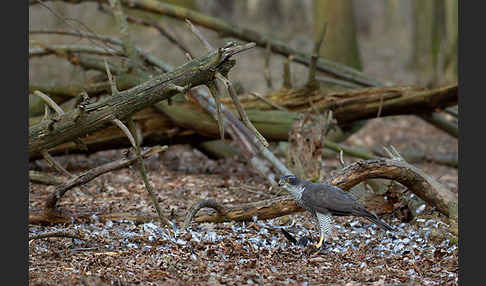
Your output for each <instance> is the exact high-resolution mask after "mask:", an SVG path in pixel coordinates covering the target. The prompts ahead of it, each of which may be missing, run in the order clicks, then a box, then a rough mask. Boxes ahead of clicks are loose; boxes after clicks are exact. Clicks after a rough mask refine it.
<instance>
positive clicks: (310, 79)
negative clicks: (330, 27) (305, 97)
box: [307, 22, 327, 85]
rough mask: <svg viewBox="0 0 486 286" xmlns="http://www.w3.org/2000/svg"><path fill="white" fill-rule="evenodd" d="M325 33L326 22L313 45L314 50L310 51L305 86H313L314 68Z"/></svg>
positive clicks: (314, 80) (314, 79) (314, 78)
mask: <svg viewBox="0 0 486 286" xmlns="http://www.w3.org/2000/svg"><path fill="white" fill-rule="evenodd" d="M326 31H327V22H324V26H323V27H322V30H321V32H320V33H319V38H318V39H317V40H316V42H315V43H314V50H313V51H312V57H311V62H310V65H309V75H308V78H307V85H314V84H315V82H316V68H317V60H318V59H319V50H320V49H321V46H322V43H323V41H324V36H325V35H326Z"/></svg>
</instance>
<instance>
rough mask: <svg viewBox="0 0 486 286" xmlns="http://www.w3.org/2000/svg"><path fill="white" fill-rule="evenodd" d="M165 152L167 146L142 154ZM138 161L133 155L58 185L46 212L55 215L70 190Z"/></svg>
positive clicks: (48, 200)
mask: <svg viewBox="0 0 486 286" xmlns="http://www.w3.org/2000/svg"><path fill="white" fill-rule="evenodd" d="M165 150H167V146H163V147H160V146H155V147H153V148H151V149H149V150H147V151H144V152H143V153H142V156H144V157H149V156H151V155H153V154H155V153H159V152H162V151H165ZM136 159H137V157H136V156H133V155H131V156H130V157H128V158H123V159H120V160H117V161H114V162H110V163H107V164H104V165H101V166H99V167H96V168H93V169H90V170H88V171H86V172H83V173H82V174H79V175H77V176H76V177H74V178H71V179H69V180H68V181H67V182H65V183H63V184H60V185H57V186H56V187H55V189H54V193H52V194H51V195H50V196H49V197H48V198H47V200H46V211H47V212H48V213H55V212H56V211H55V210H56V204H57V202H58V201H59V200H60V199H61V197H62V196H63V195H64V194H65V193H66V192H67V191H69V190H70V189H72V188H74V187H77V186H80V185H83V184H85V183H87V182H89V181H91V180H93V179H94V178H96V177H98V176H100V175H102V174H105V173H108V172H111V171H114V170H118V169H121V168H124V167H126V166H129V165H131V164H133V163H134V162H135V160H136Z"/></svg>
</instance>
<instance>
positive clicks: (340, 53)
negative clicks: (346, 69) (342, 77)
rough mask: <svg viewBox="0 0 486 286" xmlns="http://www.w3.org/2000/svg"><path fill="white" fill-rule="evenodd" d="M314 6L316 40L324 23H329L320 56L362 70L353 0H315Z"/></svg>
mask: <svg viewBox="0 0 486 286" xmlns="http://www.w3.org/2000/svg"><path fill="white" fill-rule="evenodd" d="M312 5H313V7H312V13H313V14H312V16H313V34H314V39H317V38H318V37H319V33H320V31H321V30H322V27H323V23H324V22H327V31H326V37H325V39H324V44H323V45H322V46H321V50H320V51H319V55H320V56H322V57H324V58H326V59H329V60H333V61H336V62H339V63H342V64H345V65H348V66H351V67H354V68H356V69H359V70H361V60H360V55H359V49H358V43H357V40H356V27H355V22H354V12H353V5H352V2H351V0H339V1H334V0H313V2H312Z"/></svg>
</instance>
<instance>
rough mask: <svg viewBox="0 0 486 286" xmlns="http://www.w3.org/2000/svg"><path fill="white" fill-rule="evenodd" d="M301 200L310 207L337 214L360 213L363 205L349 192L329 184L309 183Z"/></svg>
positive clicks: (318, 210)
mask: <svg viewBox="0 0 486 286" xmlns="http://www.w3.org/2000/svg"><path fill="white" fill-rule="evenodd" d="M302 200H303V201H304V202H305V204H306V205H307V206H308V207H310V208H311V209H313V210H315V211H317V212H321V213H327V212H331V213H332V214H333V215H337V216H347V215H361V214H362V213H361V211H362V210H363V207H362V206H361V205H360V204H359V202H358V201H356V199H355V198H354V197H353V196H351V195H350V194H349V193H347V192H345V191H343V190H341V189H340V188H338V187H336V186H333V185H329V184H316V183H309V184H308V185H307V186H306V188H305V191H304V192H303V193H302Z"/></svg>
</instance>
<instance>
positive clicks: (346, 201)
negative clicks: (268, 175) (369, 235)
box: [278, 175, 393, 248]
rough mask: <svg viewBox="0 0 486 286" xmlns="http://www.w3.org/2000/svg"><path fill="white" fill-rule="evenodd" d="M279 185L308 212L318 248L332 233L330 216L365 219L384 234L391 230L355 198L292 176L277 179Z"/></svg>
mask: <svg viewBox="0 0 486 286" xmlns="http://www.w3.org/2000/svg"><path fill="white" fill-rule="evenodd" d="M278 185H279V186H281V187H283V188H285V189H286V190H287V191H288V192H290V194H292V196H293V197H294V199H295V201H296V202H297V204H298V205H300V206H301V207H303V208H304V209H306V210H307V211H309V212H310V213H311V214H312V215H313V216H314V217H315V218H316V219H317V221H318V227H319V231H320V239H319V243H317V244H316V245H315V246H316V247H317V248H320V247H321V246H322V242H323V240H324V236H325V235H327V234H328V232H329V231H330V230H331V223H332V216H357V217H364V218H366V219H368V220H370V221H371V222H373V223H375V224H377V225H378V226H379V227H381V228H382V229H384V230H389V231H393V228H392V227H391V226H389V225H388V224H386V223H385V222H383V221H382V220H380V219H379V218H378V217H377V216H376V215H374V214H372V213H371V212H369V211H368V210H366V209H365V208H364V206H362V205H361V204H360V203H359V202H358V201H357V200H356V199H355V198H354V197H352V196H351V195H350V194H349V193H347V192H345V191H343V190H342V189H340V188H338V187H336V186H333V185H329V184H322V183H312V182H308V181H306V180H303V179H299V178H297V177H296V176H293V175H287V176H282V177H280V179H279V181H278Z"/></svg>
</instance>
